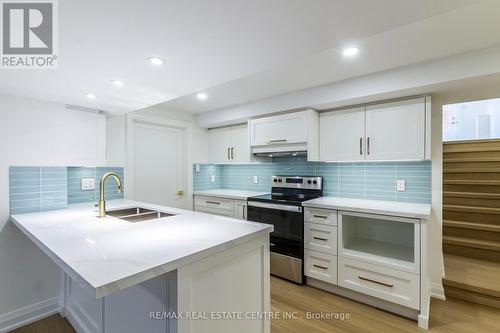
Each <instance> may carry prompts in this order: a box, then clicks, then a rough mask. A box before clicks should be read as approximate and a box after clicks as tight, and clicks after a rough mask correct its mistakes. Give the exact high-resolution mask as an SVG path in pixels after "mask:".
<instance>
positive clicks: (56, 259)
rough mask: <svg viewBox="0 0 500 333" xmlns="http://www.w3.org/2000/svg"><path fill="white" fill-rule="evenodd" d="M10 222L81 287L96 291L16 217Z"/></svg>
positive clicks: (11, 217)
mask: <svg viewBox="0 0 500 333" xmlns="http://www.w3.org/2000/svg"><path fill="white" fill-rule="evenodd" d="M9 221H10V222H11V223H13V224H14V225H15V226H16V227H17V228H18V229H19V230H20V231H21V232H22V233H23V234H24V235H26V237H28V238H29V239H30V240H31V241H32V242H33V243H35V245H36V246H37V247H38V248H39V249H40V250H41V251H42V252H43V253H45V254H46V255H47V256H48V257H49V258H50V259H52V260H53V261H54V262H55V264H56V265H57V266H58V267H59V268H60V269H62V270H63V271H64V272H65V273H66V274H68V275H69V276H70V277H71V278H72V279H73V280H75V281H77V282H78V283H80V284H81V285H84V286H85V287H86V288H87V289H91V290H95V289H96V287H94V286H93V285H92V284H90V283H89V282H88V281H87V280H85V279H84V278H83V277H81V276H80V274H78V273H77V272H76V271H75V270H74V269H73V268H71V266H69V265H68V264H67V263H66V262H65V261H64V260H63V259H61V258H60V257H59V256H58V255H56V254H55V253H54V252H52V251H51V250H50V249H49V248H48V247H47V246H46V245H45V244H43V243H42V242H41V241H40V240H39V239H38V238H36V237H35V235H33V234H32V233H31V232H29V231H28V230H27V229H26V228H25V227H24V226H23V225H22V224H21V223H19V221H17V220H16V218H15V217H13V216H10V217H9Z"/></svg>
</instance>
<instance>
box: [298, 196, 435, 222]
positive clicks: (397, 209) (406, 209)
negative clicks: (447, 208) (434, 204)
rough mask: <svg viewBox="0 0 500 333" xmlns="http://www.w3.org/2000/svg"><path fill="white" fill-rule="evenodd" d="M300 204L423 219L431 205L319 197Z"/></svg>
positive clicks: (429, 210)
mask: <svg viewBox="0 0 500 333" xmlns="http://www.w3.org/2000/svg"><path fill="white" fill-rule="evenodd" d="M302 206H304V207H315V208H325V209H336V210H345V211H351V212H363V213H371V214H380V215H391V216H401V217H410V218H417V219H424V220H426V219H428V218H429V217H430V215H431V205H429V204H419V203H411V202H395V201H380V200H363V199H351V198H337V197H321V198H317V199H313V200H309V201H305V202H303V203H302Z"/></svg>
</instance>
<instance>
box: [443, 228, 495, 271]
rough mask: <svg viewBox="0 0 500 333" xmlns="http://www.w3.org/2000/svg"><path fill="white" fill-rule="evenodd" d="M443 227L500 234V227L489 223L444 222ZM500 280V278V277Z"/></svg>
mask: <svg viewBox="0 0 500 333" xmlns="http://www.w3.org/2000/svg"><path fill="white" fill-rule="evenodd" d="M443 225H444V226H445V227H450V228H462V229H472V230H484V231H493V232H500V225H495V224H487V223H474V222H466V221H454V220H443ZM499 279H500V277H499Z"/></svg>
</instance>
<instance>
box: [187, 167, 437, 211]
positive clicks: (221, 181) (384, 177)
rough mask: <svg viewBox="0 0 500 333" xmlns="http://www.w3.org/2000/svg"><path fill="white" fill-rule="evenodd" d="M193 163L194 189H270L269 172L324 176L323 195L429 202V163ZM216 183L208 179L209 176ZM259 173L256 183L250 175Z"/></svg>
mask: <svg viewBox="0 0 500 333" xmlns="http://www.w3.org/2000/svg"><path fill="white" fill-rule="evenodd" d="M199 166H200V172H196V165H194V166H193V187H194V190H195V191H201V190H210V189H218V188H224V189H235V190H252V191H264V192H265V191H269V190H270V189H271V176H272V175H302V176H323V181H324V188H323V190H324V195H325V196H334V197H346V198H359V199H372V200H387V201H404V202H417V203H430V202H431V162H430V161H417V162H377V163H375V162H366V163H365V162H357V163H326V162H307V161H306V160H305V158H303V157H296V158H279V159H275V161H274V162H273V163H264V164H236V165H226V164H222V165H213V164H200V165H199ZM212 175H213V176H215V182H213V183H212V182H211V176H212ZM254 176H258V183H257V184H254V183H253V177H254ZM397 179H403V180H405V181H406V190H405V191H396V180H397Z"/></svg>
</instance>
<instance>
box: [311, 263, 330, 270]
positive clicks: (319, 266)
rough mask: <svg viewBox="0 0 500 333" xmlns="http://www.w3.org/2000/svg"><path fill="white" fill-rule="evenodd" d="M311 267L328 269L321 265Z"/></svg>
mask: <svg viewBox="0 0 500 333" xmlns="http://www.w3.org/2000/svg"><path fill="white" fill-rule="evenodd" d="M313 266H314V267H316V268H321V269H328V267H326V266H321V265H316V264H313Z"/></svg>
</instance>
